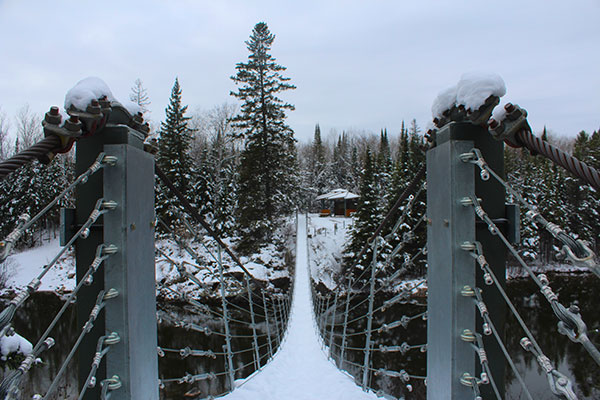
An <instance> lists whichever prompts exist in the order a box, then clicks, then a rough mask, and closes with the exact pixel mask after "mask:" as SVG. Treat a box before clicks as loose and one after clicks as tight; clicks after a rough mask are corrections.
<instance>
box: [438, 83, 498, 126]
mask: <svg viewBox="0 0 600 400" xmlns="http://www.w3.org/2000/svg"><path fill="white" fill-rule="evenodd" d="M505 94H506V85H505V83H504V80H503V79H502V77H500V75H498V74H494V73H482V72H470V73H465V74H463V75H462V76H461V78H460V80H459V81H458V83H457V84H456V85H455V86H452V87H450V88H448V89H445V90H443V91H442V92H440V93H439V94H438V96H437V97H436V99H435V100H434V101H433V105H432V106H431V113H432V115H433V117H434V118H440V117H442V113H443V112H444V111H446V110H448V109H450V108H452V107H453V106H455V105H460V104H462V105H464V106H465V108H466V109H471V110H476V109H478V108H479V107H481V106H482V105H483V104H484V103H485V100H486V99H487V98H488V97H490V96H492V95H494V96H498V97H502V96H504V95H505Z"/></svg>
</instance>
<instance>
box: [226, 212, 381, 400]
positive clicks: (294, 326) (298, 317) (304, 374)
mask: <svg viewBox="0 0 600 400" xmlns="http://www.w3.org/2000/svg"><path fill="white" fill-rule="evenodd" d="M296 238H297V244H296V246H297V247H296V250H297V251H296V279H295V280H294V282H295V283H294V301H293V303H292V310H291V316H290V323H289V326H288V332H287V337H286V340H285V341H284V343H283V345H282V348H281V349H280V351H279V352H278V353H277V354H276V355H275V357H274V359H273V360H272V361H271V362H270V363H269V364H267V365H266V366H265V367H264V368H263V370H262V371H260V372H257V374H256V375H255V376H254V377H252V378H251V379H249V380H248V381H246V382H245V383H244V384H243V385H242V386H241V387H239V388H237V389H236V390H235V391H233V392H232V393H230V394H228V395H226V396H225V397H223V398H224V399H227V400H271V399H273V400H281V399H286V400H337V399H339V400H369V399H377V396H375V394H373V393H372V392H370V393H365V392H363V391H362V390H361V389H360V388H359V387H358V386H356V384H355V383H354V381H353V380H352V379H351V378H350V377H348V376H346V375H345V374H343V373H342V372H340V371H339V370H338V369H337V368H336V367H335V366H334V365H333V364H332V363H331V362H329V361H328V360H327V357H326V356H325V354H324V353H323V351H322V350H321V348H320V347H319V340H318V337H317V333H316V330H315V327H314V325H313V319H312V306H311V299H310V287H309V278H308V254H307V243H306V215H299V216H298V232H297V235H296Z"/></svg>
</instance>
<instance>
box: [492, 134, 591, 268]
mask: <svg viewBox="0 0 600 400" xmlns="http://www.w3.org/2000/svg"><path fill="white" fill-rule="evenodd" d="M541 138H542V139H543V140H547V141H548V142H549V143H550V144H553V145H555V146H557V147H559V148H562V149H563V150H564V151H566V152H567V153H570V154H572V155H574V156H575V157H576V158H577V159H579V160H580V161H583V162H585V163H586V164H587V165H589V166H590V167H593V168H596V169H598V170H600V132H599V131H594V132H593V133H592V134H589V133H587V132H585V131H581V132H580V133H579V134H578V135H577V137H576V138H575V139H571V140H567V139H564V138H560V139H559V138H553V137H549V136H548V133H547V130H546V128H544V130H543V132H542V134H541ZM504 154H505V157H504V158H505V169H506V176H507V181H508V182H509V184H510V185H511V186H512V187H513V188H515V189H516V190H517V191H518V192H519V193H521V194H522V196H523V197H524V198H525V200H527V201H528V202H529V203H531V204H532V205H533V206H535V207H536V208H537V210H538V212H539V213H540V214H541V215H542V216H544V217H545V218H546V219H547V220H548V221H550V222H552V223H555V224H557V225H558V226H559V227H561V228H562V229H564V230H566V231H567V232H568V233H570V234H571V235H572V236H573V237H575V238H578V239H582V240H585V241H587V242H588V243H589V245H590V248H591V249H592V250H594V252H596V253H597V252H598V248H599V244H600V222H599V221H600V220H599V216H600V193H598V192H597V191H596V190H595V189H594V188H592V187H591V186H589V185H587V184H586V183H584V182H583V181H582V180H580V179H579V178H577V177H575V176H573V175H572V174H571V173H569V172H567V171H566V170H565V169H563V168H562V167H560V166H558V165H555V164H554V163H552V162H551V161H550V160H548V159H546V158H545V157H542V156H539V155H532V154H531V153H530V152H529V151H527V150H524V149H513V148H510V147H507V148H506V150H505V153H504ZM508 200H509V201H513V200H514V199H511V198H510V196H509V199H508ZM521 212H522V218H521V221H522V222H521V224H522V225H521V242H522V245H521V246H522V252H523V254H524V255H525V256H526V257H527V258H528V259H529V260H536V261H538V262H540V263H542V264H546V263H551V262H553V261H555V255H556V253H557V252H558V251H559V250H560V246H558V243H557V242H556V241H555V240H553V238H552V236H551V235H550V233H548V232H547V231H546V230H545V229H541V227H539V228H538V227H536V226H535V225H534V224H532V223H531V222H529V221H528V220H527V218H525V215H524V214H525V212H526V210H525V209H524V208H523V207H522V208H521Z"/></svg>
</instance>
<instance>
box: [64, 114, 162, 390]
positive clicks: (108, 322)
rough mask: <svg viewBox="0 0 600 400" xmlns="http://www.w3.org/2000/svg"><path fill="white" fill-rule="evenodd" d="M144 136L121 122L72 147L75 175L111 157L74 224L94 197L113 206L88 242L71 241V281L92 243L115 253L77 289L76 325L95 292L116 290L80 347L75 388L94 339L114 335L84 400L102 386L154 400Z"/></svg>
mask: <svg viewBox="0 0 600 400" xmlns="http://www.w3.org/2000/svg"><path fill="white" fill-rule="evenodd" d="M144 139H145V135H144V134H142V133H140V132H138V131H135V130H133V129H131V128H129V127H127V126H125V125H118V124H117V125H111V124H109V125H107V127H106V128H104V129H103V130H102V131H101V132H99V133H98V134H96V135H94V136H92V137H90V138H86V140H81V141H79V142H78V143H77V153H76V166H75V170H76V174H79V173H81V172H83V170H85V168H87V166H89V164H90V163H91V162H92V161H93V160H94V159H95V158H96V157H97V156H98V154H99V153H100V152H104V153H106V154H107V155H111V156H115V157H116V158H117V162H116V165H115V166H114V167H111V168H106V169H104V173H103V174H96V175H93V176H91V177H90V178H89V180H88V181H87V182H86V183H84V184H82V185H80V186H79V188H78V189H77V192H76V210H75V218H74V223H75V225H76V226H77V225H81V223H82V222H83V221H84V219H85V218H86V217H87V215H89V212H90V210H91V209H92V207H93V206H94V204H95V203H96V201H97V200H98V199H99V198H101V197H103V198H104V199H105V200H112V201H114V202H116V204H117V205H116V208H115V209H114V210H112V211H111V212H109V213H107V214H105V215H104V216H103V217H101V219H99V222H97V223H96V224H95V225H94V226H92V229H90V234H89V236H88V238H87V239H81V238H80V239H78V240H77V241H76V264H77V279H78V281H79V279H81V277H82V276H83V274H84V273H85V271H86V270H87V269H88V268H89V265H90V262H91V261H92V260H93V259H94V255H95V252H96V248H97V246H98V245H100V244H102V243H104V244H105V245H115V246H116V247H117V248H118V250H117V253H116V254H114V255H113V256H111V257H109V258H108V259H107V260H105V262H104V265H103V266H101V267H100V269H99V270H98V273H97V274H96V275H95V277H94V281H93V283H92V284H91V285H90V286H87V287H85V286H84V290H82V291H81V292H80V294H79V295H78V296H77V316H78V326H80V327H81V326H82V324H83V323H85V320H86V319H87V316H88V315H89V313H90V310H91V308H92V307H93V304H94V302H95V300H96V298H97V295H98V293H99V292H100V291H101V290H104V291H105V292H108V291H109V290H111V289H114V290H116V292H117V293H118V295H117V296H116V297H114V298H111V299H108V300H106V305H105V308H104V312H103V313H101V314H100V318H99V319H98V320H97V321H96V324H95V327H94V328H93V329H92V331H91V332H90V333H89V334H88V335H86V337H85V339H84V342H83V343H82V345H81V347H80V350H79V360H78V369H79V385H80V389H81V387H82V385H84V384H85V381H86V378H87V375H88V372H89V370H90V367H91V365H92V360H93V358H94V354H95V353H96V346H97V343H98V341H99V339H100V338H101V337H102V336H104V335H108V334H110V333H113V332H115V333H117V334H118V336H119V338H120V341H119V342H118V343H116V344H112V345H111V346H110V350H109V351H108V353H107V354H106V356H105V358H104V361H103V362H102V363H101V365H100V368H99V369H98V371H97V376H96V378H97V384H96V385H95V387H94V388H88V390H87V391H86V394H85V396H84V398H85V399H86V400H88V399H99V398H101V390H102V387H103V386H106V385H107V384H108V383H109V382H110V383H112V384H111V385H110V389H112V390H111V398H112V399H116V400H120V399H145V400H146V399H148V400H158V359H157V350H156V348H157V328H156V294H155V290H156V289H155V269H154V219H155V217H154V159H153V157H152V155H150V154H148V153H146V152H144V150H143V142H144ZM69 228H70V227H66V230H67V231H68V230H69ZM107 378H108V379H109V380H106V379H107ZM113 378H114V379H113ZM103 381H104V383H103ZM119 386H120V387H119ZM117 387H118V388H117Z"/></svg>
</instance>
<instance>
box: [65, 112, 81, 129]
mask: <svg viewBox="0 0 600 400" xmlns="http://www.w3.org/2000/svg"><path fill="white" fill-rule="evenodd" d="M65 129H66V130H68V131H69V132H73V133H78V132H81V122H80V121H79V117H78V116H77V115H71V118H69V119H68V120H66V121H65Z"/></svg>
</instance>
